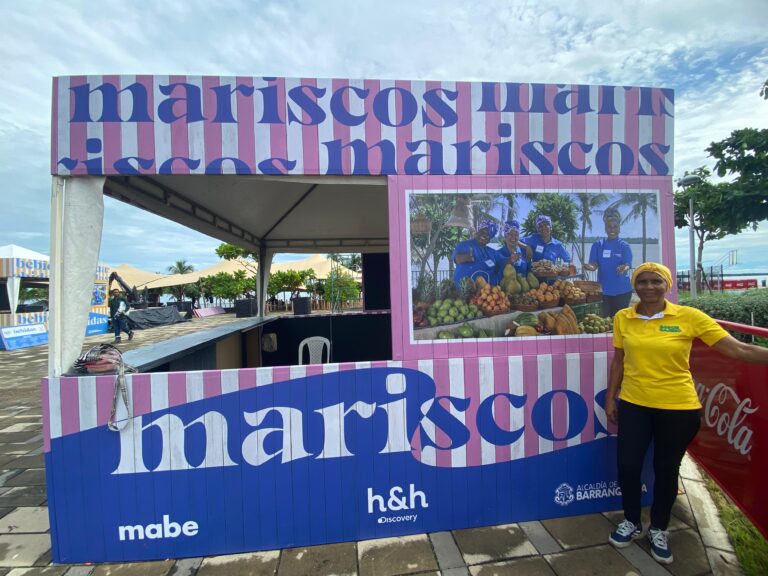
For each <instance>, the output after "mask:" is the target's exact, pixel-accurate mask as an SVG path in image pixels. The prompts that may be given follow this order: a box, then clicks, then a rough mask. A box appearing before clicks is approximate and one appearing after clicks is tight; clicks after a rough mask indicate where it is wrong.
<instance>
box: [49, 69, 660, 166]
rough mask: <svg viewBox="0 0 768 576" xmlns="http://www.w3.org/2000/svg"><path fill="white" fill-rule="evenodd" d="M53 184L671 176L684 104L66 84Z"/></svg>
mask: <svg viewBox="0 0 768 576" xmlns="http://www.w3.org/2000/svg"><path fill="white" fill-rule="evenodd" d="M53 90H54V95H55V100H54V119H53V120H54V122H53V142H54V145H53V149H52V158H51V168H52V172H53V173H54V174H62V175H63V174H142V173H150V174H151V173H157V174H177V173H206V174H221V173H237V174H359V175H369V174H409V175H415V174H433V175H446V174H498V175H511V174H522V175H526V174H545V175H546V174H562V175H589V174H600V175H611V174H614V175H638V176H652V175H654V176H664V175H668V174H669V172H670V167H671V165H672V153H671V142H672V138H673V134H672V117H673V108H674V96H673V93H672V91H671V90H667V89H661V88H645V87H643V88H638V87H624V86H622V87H618V86H588V85H569V84H526V83H516V82H506V83H492V82H482V83H469V82H429V81H427V82H424V81H383V80H382V81H378V80H323V79H286V78H273V77H263V78H258V77H256V78H250V77H237V78H233V77H191V76H88V77H85V76H81V77H75V76H73V77H61V78H55V79H54V87H53Z"/></svg>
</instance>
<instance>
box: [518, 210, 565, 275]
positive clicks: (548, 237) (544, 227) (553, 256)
mask: <svg viewBox="0 0 768 576" xmlns="http://www.w3.org/2000/svg"><path fill="white" fill-rule="evenodd" d="M522 241H523V243H524V244H526V245H527V246H530V247H531V251H532V253H533V262H536V261H537V260H550V261H552V262H557V260H558V258H559V259H560V260H562V261H563V262H568V263H570V262H571V255H570V254H569V253H568V250H567V249H566V248H565V245H564V244H563V243H562V242H560V241H559V240H556V239H554V238H553V237H552V218H550V217H549V216H546V215H545V214H540V215H539V216H537V217H536V232H535V233H534V234H530V235H528V236H525V237H523V240H522Z"/></svg>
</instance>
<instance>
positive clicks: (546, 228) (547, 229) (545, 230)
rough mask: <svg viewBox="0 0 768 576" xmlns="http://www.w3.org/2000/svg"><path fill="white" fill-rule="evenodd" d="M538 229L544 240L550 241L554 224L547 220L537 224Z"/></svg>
mask: <svg viewBox="0 0 768 576" xmlns="http://www.w3.org/2000/svg"><path fill="white" fill-rule="evenodd" d="M536 231H537V232H538V233H539V236H541V239H542V240H544V242H549V239H550V238H552V226H550V225H549V224H548V223H546V222H539V223H538V224H537V225H536Z"/></svg>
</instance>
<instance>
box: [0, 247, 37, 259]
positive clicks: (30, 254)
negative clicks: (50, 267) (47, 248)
mask: <svg viewBox="0 0 768 576" xmlns="http://www.w3.org/2000/svg"><path fill="white" fill-rule="evenodd" d="M0 258H23V259H25V260H42V261H44V262H48V256H46V255H45V254H41V253H40V252H35V251H34V250H30V249H29V248H24V247H23V246H17V245H16V244H6V245H5V246H0Z"/></svg>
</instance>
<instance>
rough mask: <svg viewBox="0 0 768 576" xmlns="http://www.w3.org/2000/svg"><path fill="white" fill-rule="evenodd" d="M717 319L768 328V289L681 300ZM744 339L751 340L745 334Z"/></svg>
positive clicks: (682, 302)
mask: <svg viewBox="0 0 768 576" xmlns="http://www.w3.org/2000/svg"><path fill="white" fill-rule="evenodd" d="M680 303H681V304H685V305H686V306H692V307H694V308H698V309H699V310H702V311H703V312H706V313H707V314H708V315H709V316H711V317H712V318H716V319H717V320H726V321H728V322H738V323H739V324H747V325H753V315H754V325H755V326H758V327H760V328H768V290H748V291H746V292H742V293H740V294H727V293H726V294H713V295H708V294H707V295H704V296H699V297H697V298H686V299H681V300H680ZM743 336H744V338H742V339H744V340H751V337H750V336H746V335H743Z"/></svg>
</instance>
